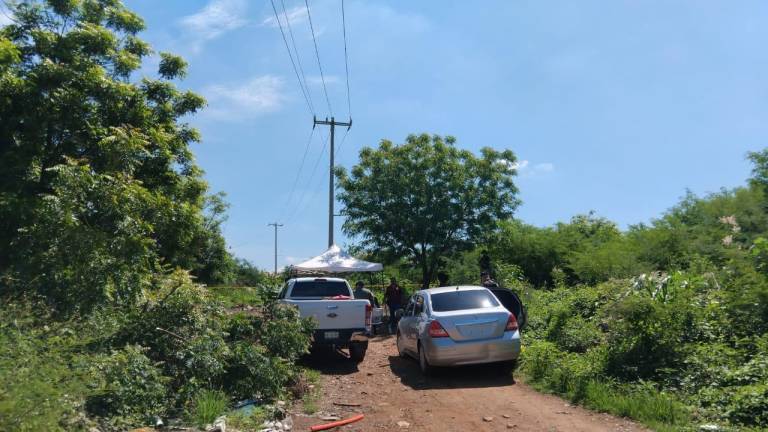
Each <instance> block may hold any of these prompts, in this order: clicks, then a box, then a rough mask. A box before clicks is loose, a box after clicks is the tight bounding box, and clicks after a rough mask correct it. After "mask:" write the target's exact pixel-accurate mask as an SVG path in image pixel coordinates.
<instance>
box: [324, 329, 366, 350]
mask: <svg viewBox="0 0 768 432" xmlns="http://www.w3.org/2000/svg"><path fill="white" fill-rule="evenodd" d="M334 332H335V333H338V337H332V333H334ZM369 336H370V335H369V332H368V331H367V330H366V329H343V330H333V329H323V330H315V331H314V332H313V333H312V344H313V345H337V346H346V345H348V344H349V343H351V342H354V343H363V342H368V338H369Z"/></svg>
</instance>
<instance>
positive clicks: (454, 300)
mask: <svg viewBox="0 0 768 432" xmlns="http://www.w3.org/2000/svg"><path fill="white" fill-rule="evenodd" d="M498 305H499V302H498V301H496V299H495V298H494V297H493V295H492V294H491V293H490V291H486V290H471V291H461V290H457V291H450V292H444V293H440V294H432V310H433V311H435V312H450V311H457V310H464V309H483V308H490V307H496V306H498Z"/></svg>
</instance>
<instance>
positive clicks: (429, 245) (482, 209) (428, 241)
mask: <svg viewBox="0 0 768 432" xmlns="http://www.w3.org/2000/svg"><path fill="white" fill-rule="evenodd" d="M455 141H456V140H455V139H454V138H453V137H445V138H443V137H440V136H437V135H433V136H430V135H427V134H422V135H410V136H408V138H407V139H406V141H405V143H403V144H402V145H395V144H393V143H392V142H391V141H388V140H383V141H381V143H380V145H379V147H378V149H373V148H365V149H363V150H362V151H361V152H360V161H359V163H358V164H357V165H355V166H354V167H353V168H352V169H351V172H350V173H349V174H348V173H347V172H346V171H345V170H343V169H339V170H338V171H337V173H336V174H337V177H338V179H339V188H340V189H341V192H340V193H339V194H338V198H339V199H340V200H341V202H342V203H343V204H344V206H345V210H344V212H345V215H346V217H347V219H346V221H345V223H344V231H345V232H346V233H347V234H350V235H353V236H358V238H359V239H360V240H361V242H362V244H363V246H364V247H366V248H368V249H373V250H376V251H377V252H378V253H379V255H380V256H382V257H383V259H385V260H388V261H390V262H391V261H394V260H395V259H396V258H397V257H400V256H407V257H409V258H410V259H411V261H412V263H413V264H414V265H416V266H417V267H418V268H419V270H420V272H421V277H422V286H424V287H427V286H429V283H430V281H431V280H432V278H433V277H434V276H435V274H436V270H437V268H438V266H439V264H440V260H441V258H443V257H445V256H451V255H453V254H455V253H457V252H459V251H463V250H468V249H470V248H471V247H472V246H473V245H474V244H476V243H477V242H478V241H480V240H481V239H484V238H487V237H488V236H489V235H490V234H491V233H492V232H493V231H494V230H495V229H496V228H497V223H498V221H499V220H500V219H506V218H509V217H511V216H512V213H513V211H514V210H515V208H516V207H517V205H518V203H519V201H518V199H517V188H516V187H515V185H514V183H513V181H512V178H513V176H515V174H516V171H515V168H514V162H515V155H514V153H512V151H510V150H505V151H502V152H499V151H495V150H493V149H491V148H488V147H485V148H483V149H482V150H481V155H480V157H477V156H475V155H474V154H472V152H470V151H467V150H460V149H458V148H456V146H455Z"/></svg>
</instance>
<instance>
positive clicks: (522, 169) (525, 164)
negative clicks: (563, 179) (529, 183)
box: [507, 159, 555, 177]
mask: <svg viewBox="0 0 768 432" xmlns="http://www.w3.org/2000/svg"><path fill="white" fill-rule="evenodd" d="M507 164H508V165H509V167H510V168H512V169H515V170H517V174H518V175H519V176H520V177H533V176H537V175H542V174H547V173H551V172H553V171H554V170H555V164H553V163H551V162H541V163H537V164H531V163H530V161H527V160H525V159H524V160H519V161H516V162H511V163H510V162H507Z"/></svg>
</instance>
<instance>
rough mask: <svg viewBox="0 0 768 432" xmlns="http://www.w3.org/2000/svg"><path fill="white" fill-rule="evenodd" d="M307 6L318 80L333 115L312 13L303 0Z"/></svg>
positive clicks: (306, 2) (305, 2) (306, 1)
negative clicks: (318, 75)
mask: <svg viewBox="0 0 768 432" xmlns="http://www.w3.org/2000/svg"><path fill="white" fill-rule="evenodd" d="M304 4H305V5H306V6H307V17H308V18H309V29H310V30H311V31H312V42H313V43H314V44H315V57H317V67H318V69H320V80H321V81H322V82H323V92H324V93H325V102H326V103H327V104H328V112H329V113H330V114H331V115H333V109H331V99H330V98H329V97H328V88H327V87H326V86H325V75H324V74H323V65H322V63H321V62H320V50H319V49H317V38H316V37H315V26H314V25H312V14H311V13H310V12H309V0H304Z"/></svg>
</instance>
